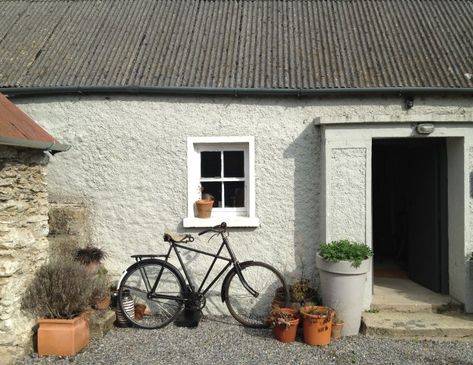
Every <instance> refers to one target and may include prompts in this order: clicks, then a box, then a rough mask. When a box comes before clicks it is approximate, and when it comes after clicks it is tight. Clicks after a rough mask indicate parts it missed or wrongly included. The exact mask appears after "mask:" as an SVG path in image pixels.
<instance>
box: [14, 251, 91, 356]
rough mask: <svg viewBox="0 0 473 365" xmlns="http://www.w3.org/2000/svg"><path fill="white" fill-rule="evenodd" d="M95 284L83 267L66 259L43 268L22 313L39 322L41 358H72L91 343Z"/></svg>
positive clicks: (29, 293)
mask: <svg viewBox="0 0 473 365" xmlns="http://www.w3.org/2000/svg"><path fill="white" fill-rule="evenodd" d="M92 291H93V283H92V280H91V276H90V275H89V274H88V272H87V270H86V269H85V267H84V266H83V265H81V264H80V263H78V262H76V261H74V260H66V259H62V260H59V259H56V260H51V261H49V262H47V263H45V264H43V265H42V266H41V267H40V268H39V270H38V271H37V273H36V275H35V276H34V278H33V280H32V282H31V283H30V285H29V286H28V287H27V289H26V291H25V293H24V295H23V298H22V309H24V310H26V311H29V312H30V313H32V314H33V315H34V316H36V318H37V319H38V325H39V328H38V354H39V355H41V356H44V355H55V356H72V355H75V354H76V353H78V352H79V351H80V350H81V349H82V348H84V347H85V346H86V345H87V344H88V342H89V337H90V336H89V323H88V318H87V315H86V311H87V309H88V308H89V307H90V301H91V295H92Z"/></svg>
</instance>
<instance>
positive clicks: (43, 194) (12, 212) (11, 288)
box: [0, 146, 49, 364]
mask: <svg viewBox="0 0 473 365" xmlns="http://www.w3.org/2000/svg"><path fill="white" fill-rule="evenodd" d="M47 162H48V158H47V156H46V155H45V154H44V153H43V152H42V151H39V150H26V149H15V148H11V147H5V146H0V359H1V360H0V362H1V363H2V364H8V363H13V362H14V361H15V359H16V358H18V357H19V356H22V354H23V353H24V352H25V350H26V349H27V348H28V347H29V346H30V344H31V335H32V332H31V330H32V327H33V325H34V323H35V321H34V319H33V318H32V317H30V316H28V315H27V314H26V313H24V312H22V311H21V309H20V303H21V296H22V294H23V291H24V290H25V288H26V285H27V283H28V282H29V281H30V280H31V279H32V277H33V274H34V272H35V271H36V269H37V268H38V267H39V266H40V265H41V263H42V262H43V261H44V260H45V258H46V256H47V253H48V240H47V238H46V236H47V235H48V210H49V207H48V191H47V184H46V164H47Z"/></svg>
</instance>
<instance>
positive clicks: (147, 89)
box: [0, 86, 473, 97]
mask: <svg viewBox="0 0 473 365" xmlns="http://www.w3.org/2000/svg"><path fill="white" fill-rule="evenodd" d="M0 92H2V93H3V94H6V95H8V96H33V95H62V94H115V93H117V94H118V93H122V94H123V93H124V94H167V95H231V96H246V95H248V96H250V95H253V96H256V95H258V96H297V97H318V96H349V95H350V96H364V95H396V96H407V95H409V96H413V95H447V94H448V95H468V96H473V88H460V87H458V88H450V87H375V88H333V89H269V88H218V87H159V86H84V87H81V86H60V87H6V88H0Z"/></svg>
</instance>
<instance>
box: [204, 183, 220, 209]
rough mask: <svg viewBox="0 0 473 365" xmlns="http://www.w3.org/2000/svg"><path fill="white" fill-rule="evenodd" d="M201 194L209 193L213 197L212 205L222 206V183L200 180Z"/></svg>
mask: <svg viewBox="0 0 473 365" xmlns="http://www.w3.org/2000/svg"><path fill="white" fill-rule="evenodd" d="M200 185H201V186H202V194H210V195H212V196H213V197H214V207H221V206H222V183H220V182H201V183H200Z"/></svg>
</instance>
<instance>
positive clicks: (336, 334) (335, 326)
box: [332, 321, 343, 340]
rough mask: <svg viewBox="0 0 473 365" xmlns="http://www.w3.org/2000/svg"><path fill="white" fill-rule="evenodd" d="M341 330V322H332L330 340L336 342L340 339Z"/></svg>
mask: <svg viewBox="0 0 473 365" xmlns="http://www.w3.org/2000/svg"><path fill="white" fill-rule="evenodd" d="M342 330H343V321H342V322H336V323H334V322H332V340H336V339H338V338H340V337H342Z"/></svg>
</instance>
